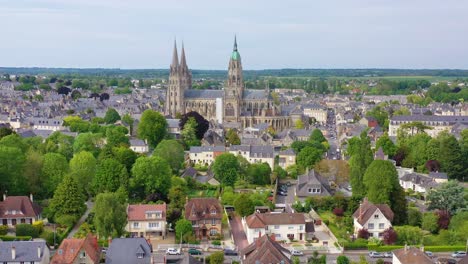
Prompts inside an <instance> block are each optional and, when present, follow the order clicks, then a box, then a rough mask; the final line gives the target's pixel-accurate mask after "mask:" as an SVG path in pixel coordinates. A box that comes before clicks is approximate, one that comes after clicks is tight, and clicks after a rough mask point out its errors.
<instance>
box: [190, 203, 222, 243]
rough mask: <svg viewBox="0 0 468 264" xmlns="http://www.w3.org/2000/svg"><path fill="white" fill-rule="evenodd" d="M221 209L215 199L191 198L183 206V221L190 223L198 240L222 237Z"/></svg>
mask: <svg viewBox="0 0 468 264" xmlns="http://www.w3.org/2000/svg"><path fill="white" fill-rule="evenodd" d="M223 212H224V211H223V207H222V206H221V203H220V202H219V200H218V199H216V198H191V199H190V200H188V201H187V202H186V204H185V219H187V220H189V221H191V222H192V227H193V232H194V234H195V236H196V237H197V238H199V239H206V238H209V237H218V236H219V235H222V230H221V220H222V218H223Z"/></svg>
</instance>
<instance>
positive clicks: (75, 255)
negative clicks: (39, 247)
mask: <svg viewBox="0 0 468 264" xmlns="http://www.w3.org/2000/svg"><path fill="white" fill-rule="evenodd" d="M100 258H101V249H100V247H99V245H98V243H97V239H96V237H95V236H93V235H91V234H88V236H87V237H86V238H67V239H64V240H63V241H62V243H61V244H60V247H59V248H58V250H57V251H56V253H55V255H54V256H53V257H52V260H51V262H50V263H52V264H74V263H80V264H97V263H99V261H100Z"/></svg>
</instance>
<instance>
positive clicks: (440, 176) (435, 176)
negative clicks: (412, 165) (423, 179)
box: [429, 171, 448, 183]
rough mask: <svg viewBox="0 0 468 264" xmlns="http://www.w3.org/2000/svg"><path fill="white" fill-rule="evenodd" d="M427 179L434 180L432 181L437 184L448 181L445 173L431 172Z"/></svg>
mask: <svg viewBox="0 0 468 264" xmlns="http://www.w3.org/2000/svg"><path fill="white" fill-rule="evenodd" d="M429 177H431V178H432V179H434V181H436V182H438V183H443V182H447V181H448V176H447V173H445V172H438V171H431V172H429Z"/></svg>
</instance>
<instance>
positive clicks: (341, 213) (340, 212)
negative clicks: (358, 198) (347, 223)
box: [333, 207, 344, 216]
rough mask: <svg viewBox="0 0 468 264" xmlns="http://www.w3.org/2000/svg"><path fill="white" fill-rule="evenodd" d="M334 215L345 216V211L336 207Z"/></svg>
mask: <svg viewBox="0 0 468 264" xmlns="http://www.w3.org/2000/svg"><path fill="white" fill-rule="evenodd" d="M333 214H334V215H336V216H343V215H344V210H343V209H342V208H338V207H336V208H335V209H333Z"/></svg>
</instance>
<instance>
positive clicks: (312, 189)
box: [295, 170, 333, 197]
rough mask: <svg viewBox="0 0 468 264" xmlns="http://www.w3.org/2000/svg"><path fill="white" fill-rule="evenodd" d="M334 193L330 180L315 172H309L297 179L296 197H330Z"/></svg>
mask: <svg viewBox="0 0 468 264" xmlns="http://www.w3.org/2000/svg"><path fill="white" fill-rule="evenodd" d="M332 194H333V191H332V189H331V187H330V184H329V182H328V179H326V178H325V177H323V176H322V175H320V174H319V173H318V172H316V171H315V170H310V171H307V172H306V173H305V174H303V175H301V176H299V177H298V178H297V185H296V189H295V195H296V196H298V197H310V196H330V195H332Z"/></svg>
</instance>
